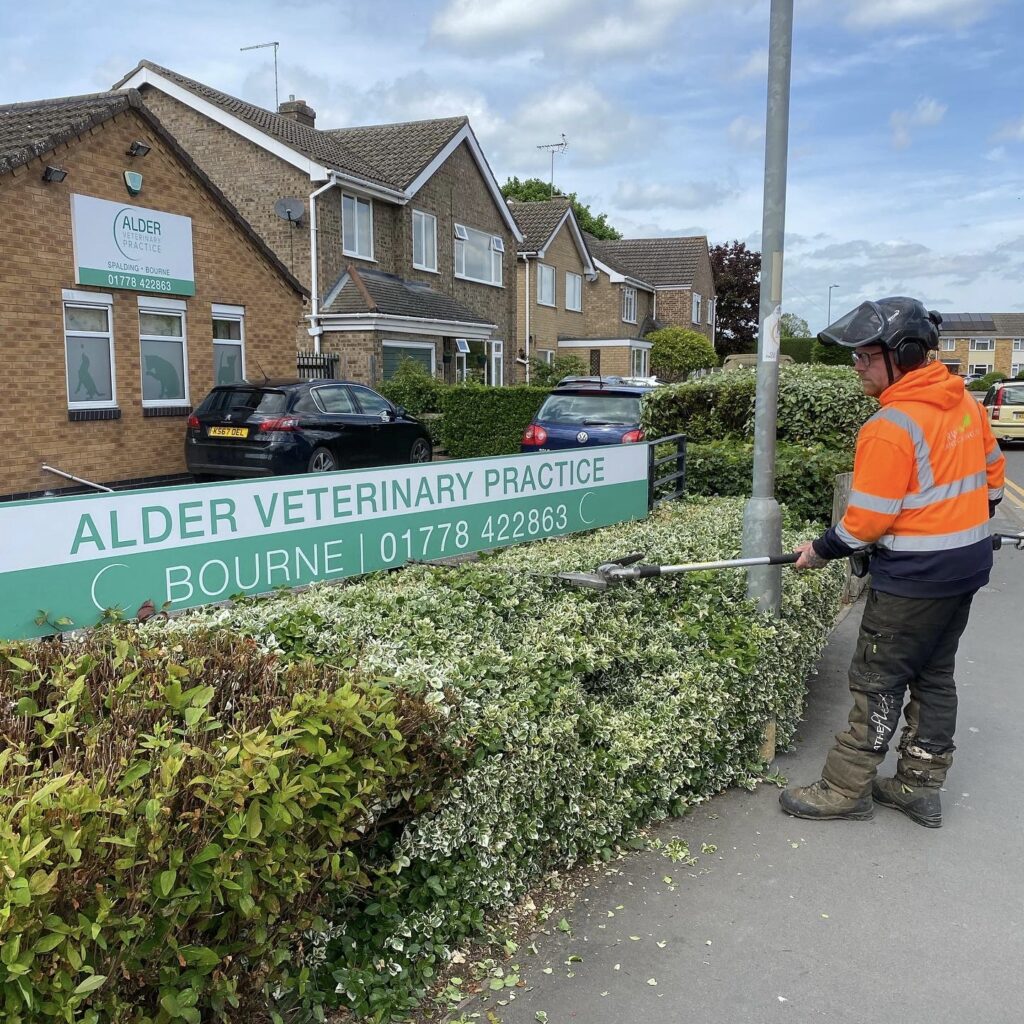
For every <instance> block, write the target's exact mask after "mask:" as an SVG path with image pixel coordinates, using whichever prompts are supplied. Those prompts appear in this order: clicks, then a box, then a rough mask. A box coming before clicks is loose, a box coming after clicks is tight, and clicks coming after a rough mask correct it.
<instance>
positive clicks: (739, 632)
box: [147, 499, 843, 1020]
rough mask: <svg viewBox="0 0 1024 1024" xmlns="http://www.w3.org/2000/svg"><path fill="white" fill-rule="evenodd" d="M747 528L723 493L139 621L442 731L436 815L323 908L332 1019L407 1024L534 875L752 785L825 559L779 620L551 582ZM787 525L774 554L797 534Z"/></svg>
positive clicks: (732, 538) (661, 555)
mask: <svg viewBox="0 0 1024 1024" xmlns="http://www.w3.org/2000/svg"><path fill="white" fill-rule="evenodd" d="M741 524H742V503H741V502H739V501H736V500H729V499H718V500H714V501H707V500H703V501H701V500H698V501H689V502H686V503H668V504H666V505H665V506H662V507H661V508H659V510H658V511H657V512H656V513H655V515H654V516H652V517H651V518H650V519H648V520H644V521H639V522H634V523H628V524H621V525H619V526H617V527H613V528H609V529H605V530H600V531H596V532H594V533H591V534H586V535H580V536H575V537H568V538H564V539H553V540H549V541H542V542H539V543H537V544H532V545H526V546H521V547H517V548H513V549H506V550H504V551H502V552H499V553H497V554H496V555H495V556H493V557H492V558H488V559H485V560H484V561H482V562H480V563H477V564H473V565H466V566H462V567H458V568H451V569H429V568H426V567H407V568H406V569H405V570H403V571H402V572H401V573H390V574H380V575H378V576H375V577H371V578H366V579H363V580H360V581H358V582H355V583H352V584H349V585H344V586H333V587H329V586H316V587H313V588H311V589H310V590H309V591H307V592H305V593H304V594H302V595H282V596H276V597H273V598H271V599H268V600H262V601H256V602H252V601H248V602H242V603H241V604H237V605H235V606H233V607H228V608H221V609H208V610H205V611H203V612H199V613H197V614H195V615H190V616H183V617H181V618H180V619H176V620H173V621H172V622H171V623H169V624H167V625H166V626H159V625H158V626H154V627H153V628H154V629H155V630H159V632H160V633H166V634H170V636H171V637H174V636H178V635H180V634H182V633H185V634H187V633H189V632H191V631H192V630H194V629H204V630H205V629H209V628H210V627H211V626H216V627H218V628H223V629H226V630H227V631H229V632H230V633H231V635H233V636H249V637H252V638H254V639H256V640H258V642H259V643H261V644H263V645H266V646H267V647H268V649H269V650H271V651H276V652H278V653H279V654H282V655H283V654H286V653H287V652H290V651H292V650H296V649H297V650H299V651H300V652H302V654H303V655H305V656H312V657H314V658H316V659H318V660H328V661H337V659H338V657H339V656H344V655H345V654H346V653H348V652H351V651H353V650H354V651H358V652H359V654H358V664H359V668H360V669H361V670H362V671H363V672H365V673H367V674H369V675H371V676H373V677H390V678H392V680H393V684H392V685H393V687H394V688H395V689H396V690H400V691H406V692H409V693H411V694H415V695H423V696H424V699H425V700H426V702H427V703H428V704H430V705H431V706H433V707H435V708H436V709H437V711H438V715H439V719H440V720H441V721H443V722H444V734H443V736H442V737H441V739H440V741H439V744H440V749H441V751H442V753H443V755H444V757H446V758H448V759H449V763H450V765H451V767H450V770H449V773H448V776H447V778H446V779H445V780H444V781H443V782H442V783H441V785H439V786H438V787H437V789H436V791H435V794H434V799H433V801H432V803H431V807H430V810H429V811H428V812H427V813H424V814H423V815H421V816H419V817H418V818H416V819H415V820H413V821H410V822H408V823H407V824H405V825H404V827H401V828H400V829H399V830H398V831H395V832H384V831H381V833H380V836H379V841H378V843H377V845H376V847H375V848H374V850H373V851H371V852H368V853H367V855H366V858H365V860H364V867H365V870H366V872H367V874H368V875H369V876H370V878H371V879H372V886H371V888H370V889H368V890H367V891H366V892H364V893H361V894H359V895H357V896H355V897H353V898H349V899H344V900H339V901H337V902H336V904H335V906H334V907H333V909H332V910H331V911H329V912H327V913H325V917H326V918H327V920H328V922H329V925H328V929H327V931H326V933H325V937H326V940H327V943H328V945H327V949H326V960H325V964H324V974H325V976H319V977H318V981H319V984H320V985H322V986H323V987H324V988H330V989H333V988H334V987H335V986H337V988H338V995H337V999H338V1000H339V1001H340V1003H341V1004H342V1005H343V1006H345V1007H347V1008H350V1009H351V1010H353V1011H354V1012H355V1013H356V1014H357V1015H359V1016H362V1015H373V1016H374V1019H382V1020H387V1019H391V1017H393V1016H394V1015H396V1014H397V1015H404V1014H405V1013H406V1012H407V1011H408V1009H409V1008H410V1007H411V1006H412V1005H414V1004H415V1003H416V1002H417V1001H418V1000H421V999H422V998H423V996H424V993H425V992H426V990H427V988H428V987H429V985H430V984H431V981H432V979H433V978H434V976H435V975H436V973H437V971H438V970H439V969H440V968H441V967H443V966H444V965H445V964H446V963H447V962H448V961H449V960H450V957H451V955H452V951H453V949H455V948H457V947H458V945H459V944H461V943H463V942H464V941H465V940H466V939H468V938H471V937H474V936H479V935H480V933H481V929H482V927H483V922H484V920H485V919H487V918H490V919H492V920H493V918H494V917H495V916H496V915H500V914H502V913H503V912H505V911H507V910H508V909H509V908H510V907H511V906H512V905H514V904H515V902H516V901H517V900H518V899H520V898H521V897H522V896H523V895H524V894H525V893H526V892H527V891H528V890H529V889H530V887H531V886H532V885H534V884H536V883H537V882H538V881H540V880H541V879H543V878H544V877H545V876H546V875H547V873H548V872H550V871H551V870H554V869H563V868H566V867H569V866H571V865H572V864H575V863H578V862H580V861H586V860H590V859H592V858H595V857H596V858H601V857H605V858H607V857H610V856H611V855H612V853H613V851H614V849H615V848H616V845H617V844H619V843H622V842H625V841H626V840H628V839H629V838H630V837H631V836H633V835H634V834H635V832H636V830H637V829H638V828H639V827H641V826H642V825H643V824H644V823H646V822H649V821H651V820H657V819H660V818H663V817H665V816H666V815H669V814H678V813H681V812H682V811H683V810H685V808H686V807H687V806H692V805H693V804H694V803H696V802H699V801H701V800H703V799H704V798H706V797H707V796H708V795H710V794H712V793H714V792H717V791H719V790H721V789H722V788H723V787H725V786H728V785H730V784H734V783H737V782H740V783H747V782H748V781H749V779H750V777H751V772H752V771H756V770H759V769H757V767H756V766H757V763H758V757H757V750H758V746H759V743H760V738H761V731H762V728H763V726H764V724H765V722H766V721H767V720H769V719H772V718H774V719H775V720H777V722H778V728H779V735H780V742H781V743H783V744H785V743H786V742H788V740H789V738H790V737H791V736H792V733H793V729H794V727H795V724H796V722H797V720H798V718H799V716H800V712H801V709H802V704H803V695H804V686H803V680H804V678H805V676H806V673H807V672H808V671H809V669H810V667H811V666H812V665H813V664H814V661H815V659H816V657H817V655H818V652H819V651H820V649H821V647H822V645H823V644H824V642H825V639H826V637H827V635H828V632H829V629H830V628H831V625H832V622H833V619H834V613H835V609H836V607H837V603H838V596H839V593H840V589H841V585H842V577H843V574H842V572H841V569H840V568H839V567H833V568H831V569H829V570H827V571H826V572H823V573H804V574H799V575H798V574H795V573H790V574H787V575H786V576H784V606H783V614H782V617H781V619H780V620H778V621H771V620H768V619H766V618H763V617H760V616H758V615H757V614H756V612H755V611H754V610H753V607H752V606H751V605H750V604H749V602H748V601H747V599H746V594H745V577H744V575H743V574H742V573H740V572H732V573H710V574H697V575H693V576H689V577H669V578H665V579H661V580H657V581H650V582H649V583H645V584H642V585H637V586H631V587H622V588H619V589H617V590H613V591H609V592H607V593H600V594H599V593H595V592H593V591H587V590H576V589H570V588H566V587H564V586H559V585H557V584H556V583H554V582H553V581H552V575H553V574H554V573H555V572H558V571H562V570H567V569H592V568H593V567H594V566H596V565H597V564H599V563H600V562H602V561H605V560H607V558H608V557H609V556H612V555H616V554H620V553H621V552H623V551H632V550H641V551H645V552H646V553H647V557H648V559H649V560H651V561H658V562H684V561H696V560H698V559H711V558H716V557H733V556H735V555H736V554H738V552H739V548H740V533H741ZM787 524H788V528H787V531H786V534H785V538H784V545H791V544H793V543H795V542H796V541H797V540H800V539H804V538H805V537H806V536H807V535H808V532H809V531H808V528H807V527H806V526H803V525H801V524H798V523H789V521H788V520H787ZM297 611H301V612H302V615H303V616H306V617H307V618H308V622H306V624H305V625H304V626H303V625H302V617H301V616H298V615H297V614H296V612H297ZM279 622H285V623H287V629H286V630H282V629H280V628H279V627H278V626H277V625H275V624H276V623H279ZM638 622H642V623H643V624H644V628H643V629H642V630H638V629H637V623H638ZM595 624H599V628H595ZM147 628H148V627H147Z"/></svg>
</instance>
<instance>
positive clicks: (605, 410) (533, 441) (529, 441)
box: [519, 377, 656, 452]
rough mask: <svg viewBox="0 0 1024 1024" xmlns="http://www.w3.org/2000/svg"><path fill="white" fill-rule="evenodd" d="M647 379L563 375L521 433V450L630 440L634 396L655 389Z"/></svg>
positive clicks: (636, 409)
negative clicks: (565, 376) (562, 378)
mask: <svg viewBox="0 0 1024 1024" xmlns="http://www.w3.org/2000/svg"><path fill="white" fill-rule="evenodd" d="M655 386H656V385H655V382H654V381H652V380H650V379H648V378H641V379H637V378H629V377H567V378H566V379H564V380H562V381H559V383H558V386H557V387H556V388H555V390H554V391H552V392H551V394H550V395H548V397H547V398H545V399H544V404H543V405H542V406H541V407H540V409H539V410H538V411H537V415H536V416H534V418H533V420H532V421H531V423H530V425H529V426H528V427H527V428H526V431H525V432H524V433H523V439H522V442H521V443H520V448H519V450H520V451H522V452H543V451H554V450H557V449H565V448H588V447H593V446H595V445H603V444H634V443H636V442H637V441H642V440H643V439H644V432H643V430H641V429H640V399H641V398H643V396H644V395H646V394H647V393H648V392H649V391H651V390H652V389H653V388H654V387H655Z"/></svg>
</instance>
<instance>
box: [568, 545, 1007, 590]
mask: <svg viewBox="0 0 1024 1024" xmlns="http://www.w3.org/2000/svg"><path fill="white" fill-rule="evenodd" d="M1004 543H1008V544H1012V545H1013V546H1014V547H1015V548H1017V549H1018V550H1019V551H1024V533H1003V532H1002V531H996V532H995V533H993V534H992V547H993V548H995V549H996V550H997V551H998V550H999V549H1000V548H1001V547H1002V546H1003V544H1004ZM869 555H870V552H869V551H856V552H854V553H853V554H852V555H851V556H850V564H851V567H852V569H853V574H854V575H855V576H864V575H866V574H867V570H868V560H869ZM643 557H644V556H643V552H642V551H634V552H633V553H632V554H629V555H623V556H622V558H614V559H612V560H611V561H610V562H603V563H602V564H601V565H599V566H598V567H597V570H596V571H595V572H560V573H559V574H558V579H560V580H564V581H565V582H566V583H568V584H570V585H571V586H574V587H586V588H588V589H590V590H608V589H609V588H610V587H617V586H621V585H622V584H623V583H630V582H632V581H633V580H646V579H651V578H652V577H654V576H675V575H677V574H679V573H685V572H707V571H709V570H715V569H744V568H746V567H747V566H751V565H792V564H793V563H794V562H796V561H797V559H798V558H799V557H800V555H799V554H797V552H795V551H791V552H789V553H788V554H785V555H756V556H754V557H752V558H723V559H720V560H719V561H717V562H684V563H682V564H681V565H644V564H637V563H639V562H640V560H641V559H642V558H643Z"/></svg>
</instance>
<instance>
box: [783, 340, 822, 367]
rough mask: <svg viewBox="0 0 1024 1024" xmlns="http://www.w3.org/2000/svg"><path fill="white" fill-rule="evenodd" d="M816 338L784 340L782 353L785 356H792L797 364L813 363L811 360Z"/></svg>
mask: <svg viewBox="0 0 1024 1024" xmlns="http://www.w3.org/2000/svg"><path fill="white" fill-rule="evenodd" d="M814 342H815V339H814V338H783V339H782V342H781V344H780V351H781V352H782V354H783V355H784V356H792V357H793V360H794V361H795V362H797V363H810V362H813V359H812V358H811V355H812V348H813V346H814Z"/></svg>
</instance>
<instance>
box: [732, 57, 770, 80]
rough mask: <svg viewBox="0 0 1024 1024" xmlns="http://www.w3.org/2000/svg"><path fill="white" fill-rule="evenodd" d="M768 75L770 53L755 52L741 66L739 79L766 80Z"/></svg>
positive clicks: (737, 75)
mask: <svg viewBox="0 0 1024 1024" xmlns="http://www.w3.org/2000/svg"><path fill="white" fill-rule="evenodd" d="M767 74H768V51H767V50H755V51H754V52H753V53H752V54H750V56H748V57H747V59H746V60H745V61H744V62H743V64H741V65H740V69H739V71H737V72H736V77H737V78H764V77H766V76H767Z"/></svg>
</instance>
